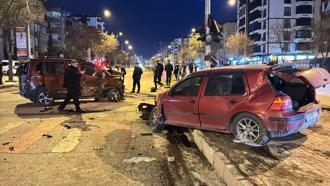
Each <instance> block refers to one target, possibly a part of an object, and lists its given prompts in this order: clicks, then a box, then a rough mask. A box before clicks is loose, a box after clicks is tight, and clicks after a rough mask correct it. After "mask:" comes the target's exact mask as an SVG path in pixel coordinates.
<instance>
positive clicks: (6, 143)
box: [2, 141, 10, 146]
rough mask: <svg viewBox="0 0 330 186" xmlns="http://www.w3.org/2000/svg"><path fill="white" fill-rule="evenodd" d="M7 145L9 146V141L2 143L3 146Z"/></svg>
mask: <svg viewBox="0 0 330 186" xmlns="http://www.w3.org/2000/svg"><path fill="white" fill-rule="evenodd" d="M9 144H10V141H6V142H4V143H2V145H3V146H5V145H9Z"/></svg>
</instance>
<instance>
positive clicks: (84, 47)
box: [65, 23, 102, 59]
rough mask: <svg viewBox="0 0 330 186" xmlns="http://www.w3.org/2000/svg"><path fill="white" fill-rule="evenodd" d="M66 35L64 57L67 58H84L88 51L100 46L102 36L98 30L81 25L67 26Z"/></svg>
mask: <svg viewBox="0 0 330 186" xmlns="http://www.w3.org/2000/svg"><path fill="white" fill-rule="evenodd" d="M66 33H67V35H66V39H65V49H66V50H65V56H66V57H68V58H73V59H77V58H86V57H87V55H88V52H87V51H88V49H91V48H95V47H97V46H99V45H101V44H102V35H101V34H100V32H99V31H98V29H96V28H93V27H89V26H86V25H83V24H81V23H75V24H73V25H71V26H67V27H66ZM82 38H83V39H82Z"/></svg>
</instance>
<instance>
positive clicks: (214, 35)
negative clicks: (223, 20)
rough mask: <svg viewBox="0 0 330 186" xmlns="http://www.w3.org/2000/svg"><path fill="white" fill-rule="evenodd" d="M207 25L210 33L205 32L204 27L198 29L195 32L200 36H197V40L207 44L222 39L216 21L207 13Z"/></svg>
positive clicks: (218, 41)
mask: <svg viewBox="0 0 330 186" xmlns="http://www.w3.org/2000/svg"><path fill="white" fill-rule="evenodd" d="M207 25H208V27H209V28H210V33H209V34H206V32H205V28H204V27H203V28H200V29H198V30H197V31H196V33H199V34H200V35H201V37H200V38H198V39H197V40H198V41H202V42H205V43H206V44H208V45H209V44H211V43H212V42H216V43H220V42H221V39H222V34H221V30H220V28H219V25H218V23H217V21H216V20H214V19H213V18H212V16H211V15H209V18H208V21H207Z"/></svg>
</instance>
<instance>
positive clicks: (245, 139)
mask: <svg viewBox="0 0 330 186" xmlns="http://www.w3.org/2000/svg"><path fill="white" fill-rule="evenodd" d="M232 124H233V129H232V132H233V133H234V135H235V141H236V142H239V143H244V144H246V145H249V146H262V145H265V144H267V143H268V141H269V135H268V132H267V129H266V127H265V126H264V124H263V122H262V120H261V119H259V118H258V117H256V116H254V115H252V114H249V113H242V114H239V115H238V116H236V117H235V119H234V120H233V123H232Z"/></svg>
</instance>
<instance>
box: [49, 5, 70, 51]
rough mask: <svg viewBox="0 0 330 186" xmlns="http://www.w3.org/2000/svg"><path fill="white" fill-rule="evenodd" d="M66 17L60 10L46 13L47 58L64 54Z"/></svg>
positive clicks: (50, 10) (51, 10)
mask: <svg viewBox="0 0 330 186" xmlns="http://www.w3.org/2000/svg"><path fill="white" fill-rule="evenodd" d="M66 16H67V15H66V13H65V12H64V11H63V10H61V9H49V10H48V11H47V24H48V36H49V40H48V47H49V49H48V55H49V56H52V57H60V56H61V55H62V54H63V53H64V49H65V23H66V21H65V20H66Z"/></svg>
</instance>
